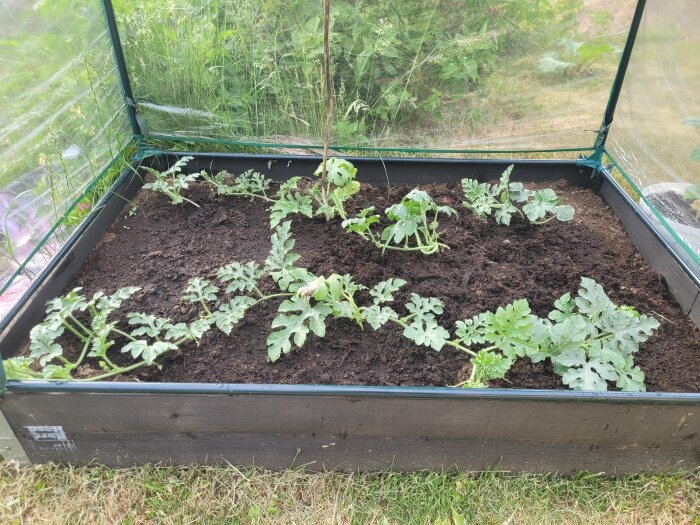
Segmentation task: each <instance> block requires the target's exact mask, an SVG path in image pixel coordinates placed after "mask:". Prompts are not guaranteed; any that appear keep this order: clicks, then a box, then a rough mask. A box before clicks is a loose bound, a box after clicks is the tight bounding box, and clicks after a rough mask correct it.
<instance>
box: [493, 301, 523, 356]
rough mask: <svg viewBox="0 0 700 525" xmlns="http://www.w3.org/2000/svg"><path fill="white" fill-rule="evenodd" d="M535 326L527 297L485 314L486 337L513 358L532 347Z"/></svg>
mask: <svg viewBox="0 0 700 525" xmlns="http://www.w3.org/2000/svg"><path fill="white" fill-rule="evenodd" d="M533 328H534V317H533V316H532V315H530V306H529V305H528V303H527V300H525V299H519V300H517V301H515V302H513V303H512V304H509V305H507V306H506V307H505V308H503V307H499V308H498V309H497V310H496V312H486V313H485V314H484V331H483V334H484V338H485V339H486V341H487V342H489V343H491V344H493V345H496V346H497V347H498V349H499V350H501V352H503V353H504V354H505V355H507V356H508V357H510V358H511V359H515V356H521V357H522V356H524V355H525V354H526V353H527V351H528V350H529V349H530V348H531V347H532V343H531V337H532V333H533Z"/></svg>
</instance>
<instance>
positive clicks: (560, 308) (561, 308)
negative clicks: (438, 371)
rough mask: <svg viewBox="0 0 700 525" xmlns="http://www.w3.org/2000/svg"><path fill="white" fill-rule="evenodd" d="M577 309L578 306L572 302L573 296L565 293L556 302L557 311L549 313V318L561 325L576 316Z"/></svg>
mask: <svg viewBox="0 0 700 525" xmlns="http://www.w3.org/2000/svg"><path fill="white" fill-rule="evenodd" d="M575 307H576V305H575V304H574V302H573V301H572V300H571V294H570V293H565V294H564V295H562V296H561V297H560V298H559V299H557V300H556V301H554V308H556V310H552V311H551V312H549V315H548V316H547V317H549V318H550V319H551V320H552V321H554V322H557V323H560V322H562V321H564V320H565V319H568V318H570V317H571V316H572V315H573V314H574V308H575Z"/></svg>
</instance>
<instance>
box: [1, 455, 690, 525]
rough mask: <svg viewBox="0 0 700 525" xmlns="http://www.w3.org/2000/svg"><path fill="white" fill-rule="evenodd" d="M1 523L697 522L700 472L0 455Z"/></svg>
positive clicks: (455, 523)
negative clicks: (569, 473) (344, 468)
mask: <svg viewBox="0 0 700 525" xmlns="http://www.w3.org/2000/svg"><path fill="white" fill-rule="evenodd" d="M0 501H1V502H2V505H0V522H1V523H6V524H7V523H10V524H15V523H18V524H19V523H70V524H72V525H76V524H80V523H89V524H97V523H121V524H127V523H128V524H139V523H178V524H181V523H216V524H220V523H231V524H233V523H240V524H262V523H283V524H301V523H309V524H326V523H328V524H354V523H358V524H360V523H361V524H365V523H372V524H382V525H383V524H399V523H401V524H403V523H420V524H439V525H443V524H444V525H453V524H454V525H457V524H461V523H465V524H466V523H469V524H513V525H515V524H529V523H532V524H538V525H539V524H548V523H552V524H562V523H566V524H576V523H581V524H598V523H615V524H627V523H645V524H646V523H658V524H664V523H668V524H682V523H700V475H698V474H694V475H689V474H685V475H676V476H635V477H629V478H623V479H611V478H606V477H602V476H599V475H594V474H590V475H578V476H576V477H573V478H562V477H553V476H542V475H521V476H507V475H505V474H499V473H493V472H489V473H481V474H459V475H454V474H441V473H432V474H429V473H414V474H396V473H383V474H351V475H350V474H338V473H320V474H310V473H305V472H302V471H297V470H288V471H285V472H282V473H271V472H267V471H263V470H250V469H248V470H238V469H235V468H204V467H199V468H156V467H143V468H133V469H120V470H115V469H108V468H104V467H92V468H69V467H61V466H56V465H45V466H36V467H33V468H28V469H20V470H16V469H13V468H12V467H0Z"/></svg>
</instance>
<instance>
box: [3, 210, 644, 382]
mask: <svg viewBox="0 0 700 525" xmlns="http://www.w3.org/2000/svg"><path fill="white" fill-rule="evenodd" d="M271 244H272V248H271V250H270V252H269V254H268V257H267V259H266V260H265V263H264V264H263V265H260V264H258V263H256V262H254V261H250V262H247V263H245V264H243V263H240V262H233V263H230V264H227V265H225V266H223V267H221V268H220V269H219V270H218V272H217V277H218V279H219V281H221V283H222V286H225V289H224V291H223V293H224V294H238V295H232V296H231V295H228V296H227V297H220V293H221V291H222V286H217V285H216V284H214V283H212V282H210V281H208V280H206V279H203V278H201V277H195V278H193V279H190V281H189V282H188V284H187V287H186V289H185V291H184V296H183V298H182V300H183V301H187V302H192V303H196V304H199V305H200V307H201V309H200V315H199V317H198V319H196V320H195V321H193V322H192V323H189V324H186V323H175V322H173V321H172V320H171V319H168V318H163V317H158V316H155V315H151V314H147V313H142V312H129V313H127V314H126V320H127V323H128V325H130V326H132V327H134V328H133V329H132V330H131V332H127V331H124V330H122V329H121V328H119V327H118V326H119V321H108V317H109V315H110V314H112V313H113V312H114V311H115V310H116V309H118V308H119V307H120V306H121V304H122V302H123V301H125V300H127V299H129V297H131V296H132V295H133V294H135V293H136V292H138V291H139V289H138V288H135V287H129V288H122V289H119V290H117V291H116V292H115V293H114V294H112V295H109V296H106V295H104V294H103V293H101V292H98V293H96V294H95V295H94V296H93V297H92V299H90V300H87V299H86V298H85V297H84V296H82V295H81V294H80V290H79V289H75V290H73V291H71V292H69V293H68V294H67V295H66V296H64V297H62V298H58V299H54V300H53V301H51V302H50V303H49V306H48V308H47V317H46V319H45V321H44V322H43V323H41V324H40V325H38V326H36V327H35V328H34V329H33V330H32V333H31V353H30V355H29V357H18V358H13V359H9V360H7V361H6V362H5V367H6V372H7V374H8V377H10V378H13V379H39V378H42V379H64V380H67V379H78V380H96V379H104V378H107V377H110V376H114V375H117V374H121V373H125V372H128V371H131V370H134V369H136V368H139V367H143V366H154V365H156V366H158V365H157V363H156V359H158V358H159V357H160V356H162V355H163V354H165V353H167V352H170V351H173V350H177V349H178V348H179V347H180V346H181V345H183V344H184V343H186V342H195V343H198V342H199V340H200V339H201V338H202V336H203V335H204V333H206V332H207V331H208V330H210V329H211V328H212V327H213V326H216V327H217V328H218V329H219V330H221V331H222V332H224V333H225V334H227V335H229V334H231V333H232V331H233V329H234V327H235V325H236V324H237V323H238V322H240V321H241V320H242V319H243V318H244V317H245V315H246V312H247V311H248V310H249V309H250V308H252V307H254V306H255V305H256V304H258V303H260V302H263V301H267V300H270V299H275V298H283V300H282V302H281V303H280V304H279V307H278V315H277V317H275V319H274V320H273V321H272V325H271V328H272V331H271V332H270V333H269V335H268V337H267V347H268V358H269V360H270V361H271V362H275V361H277V360H279V359H280V358H281V356H282V355H283V354H286V353H289V352H290V351H291V350H292V349H293V348H294V347H301V346H303V345H304V343H305V341H306V339H307V336H308V334H309V333H310V332H311V333H313V334H315V335H316V336H318V337H324V336H325V333H326V323H327V322H328V321H329V318H330V319H338V318H346V319H350V320H352V321H353V322H355V323H356V324H357V325H358V327H359V328H364V327H365V324H366V325H368V326H369V327H371V328H372V329H373V330H379V329H380V328H381V327H382V326H384V325H385V324H387V323H394V324H396V325H399V326H400V327H402V329H403V331H402V334H403V336H404V337H406V338H408V339H410V340H412V341H413V342H414V343H415V344H417V345H422V346H426V347H429V348H432V349H433V350H435V351H439V350H441V349H442V348H443V347H444V346H446V345H449V346H452V347H454V348H457V349H459V350H462V351H464V352H466V353H468V354H469V355H471V356H472V359H471V372H470V376H469V378H468V379H467V380H466V381H464V382H463V383H461V384H460V386H465V387H485V386H488V382H489V381H493V380H496V379H502V378H503V377H504V376H505V374H506V373H507V371H508V370H509V368H510V367H511V365H512V364H513V362H514V360H515V359H516V358H517V357H527V358H529V359H531V360H532V361H535V362H537V361H542V360H545V359H549V360H551V362H552V363H553V365H554V369H555V372H556V373H557V374H559V375H560V376H561V377H562V380H563V382H564V383H565V384H567V385H568V386H570V387H571V388H574V389H585V390H604V389H607V386H608V382H612V383H614V384H615V385H616V386H617V387H618V388H620V389H623V390H628V391H635V390H643V389H644V383H643V381H644V374H643V372H642V371H641V370H640V369H639V368H638V367H636V366H635V365H634V361H633V354H634V353H635V352H636V351H637V350H638V349H639V345H640V344H641V343H642V342H644V341H645V340H646V339H647V338H648V337H649V336H650V335H651V334H652V332H653V330H654V329H655V328H656V327H658V322H657V321H656V320H655V319H653V318H650V317H647V316H645V315H640V314H639V313H637V312H636V311H635V310H634V309H632V308H630V307H624V306H623V307H618V306H616V305H615V304H613V303H612V302H611V301H610V299H609V298H608V297H607V295H606V294H605V292H604V291H603V289H602V287H601V286H600V285H598V284H597V283H595V281H593V280H591V279H587V278H582V280H581V288H580V289H579V291H578V295H577V296H576V297H575V298H572V297H571V296H570V294H565V295H564V296H562V297H561V298H560V299H559V300H557V301H556V302H555V304H554V307H555V309H554V310H552V312H550V314H549V315H548V318H546V319H543V318H538V317H537V316H535V315H533V314H531V311H530V308H529V305H528V303H527V301H526V300H524V299H522V300H518V301H515V302H514V303H512V304H509V305H507V306H505V307H500V308H498V309H497V310H496V311H494V312H485V313H482V314H479V315H477V316H475V317H473V318H471V319H467V320H463V321H458V322H457V323H456V325H455V328H454V335H452V334H451V333H450V331H449V330H447V329H446V328H445V327H443V326H442V325H440V324H439V322H438V317H439V315H440V314H442V312H443V306H444V305H443V303H442V301H440V300H439V299H437V298H434V297H422V296H420V295H418V294H415V293H412V294H411V296H410V297H411V298H410V301H409V302H408V303H406V304H405V305H404V306H403V308H402V310H403V312H402V313H399V312H398V311H397V309H396V308H395V307H392V306H391V303H393V302H394V294H395V293H396V292H397V291H398V290H399V289H400V288H402V287H403V286H405V285H406V281H404V280H402V279H398V278H391V279H387V280H384V281H381V282H379V283H378V284H376V285H375V286H374V287H372V288H371V289H369V291H368V293H369V296H370V297H371V302H370V303H368V304H361V302H360V301H358V300H357V298H356V296H355V294H356V292H358V291H360V290H363V289H367V288H366V287H365V286H364V285H362V284H359V283H356V282H355V281H354V279H353V277H352V276H351V275H347V274H346V275H338V274H331V275H329V276H328V277H324V276H317V275H314V274H313V273H311V272H310V271H309V270H308V269H306V268H302V267H299V266H297V265H296V263H297V261H298V260H299V255H297V254H296V253H294V252H293V251H292V250H293V248H294V244H295V241H294V239H293V238H292V236H291V222H290V221H285V222H283V223H282V224H280V225H279V226H277V227H276V229H275V231H274V233H273V235H272V238H271ZM264 278H271V279H272V280H273V281H274V282H275V283H276V285H277V287H278V289H279V291H278V292H277V293H272V294H265V293H263V292H262V291H261V287H260V286H259V284H260V281H261V280H262V279H264ZM215 305H218V308H216V307H215ZM85 314H88V315H89V316H90V317H91V321H89V322H87V321H84V320H81V317H84V315H85ZM122 324H123V323H122ZM66 330H67V331H68V332H69V333H70V334H71V335H73V336H74V337H77V338H78V339H79V340H80V342H81V343H83V345H84V346H83V351H82V352H81V354H80V356H79V358H78V359H77V360H76V361H73V362H71V361H69V360H68V359H66V358H65V357H64V356H63V348H62V347H61V345H60V344H59V343H58V342H57V341H56V340H57V338H59V337H60V336H62V335H63V334H64V332H65V331H66ZM111 337H121V338H123V339H125V340H126V341H127V342H126V344H124V345H123V346H122V347H121V353H123V354H127V355H128V356H131V358H132V360H133V361H134V362H133V363H130V364H128V365H117V364H115V363H114V362H113V361H112V360H111V359H110V358H109V357H108V355H107V351H108V350H109V349H110V348H112V347H113V346H115V344H116V342H115V340H114V339H112V338H111ZM86 357H93V358H97V359H98V363H99V366H100V367H101V368H102V370H103V372H102V373H101V374H98V375H95V376H90V377H87V378H84V377H77V376H76V375H75V372H76V371H77V369H78V367H79V366H80V365H81V363H82V362H83V361H84V359H85V358H86ZM35 362H36V363H37V364H38V365H39V368H37V366H36V364H35Z"/></svg>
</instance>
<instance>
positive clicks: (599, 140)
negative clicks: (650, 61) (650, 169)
mask: <svg viewBox="0 0 700 525" xmlns="http://www.w3.org/2000/svg"><path fill="white" fill-rule="evenodd" d="M646 3H647V2H646V0H637V5H636V6H635V9H634V16H633V17H632V23H631V25H630V30H629V33H628V34H627V40H626V42H625V47H624V49H623V50H622V55H621V56H620V63H619V65H618V66H617V73H616V74H615V79H614V80H613V84H612V87H611V88H610V96H609V97H608V103H607V105H606V107H605V114H604V115H603V122H602V123H601V125H600V128H599V129H598V136H597V137H596V141H595V144H594V145H593V149H594V151H593V154H592V155H590V156H589V157H582V158H581V159H579V161H578V165H579V166H581V167H588V168H592V169H593V173H592V174H591V176H595V175H596V174H599V173H600V172H601V170H602V167H603V154H604V153H605V143H606V141H607V140H608V133H609V132H610V126H611V124H612V122H613V118H614V116H615V109H616V108H617V102H618V100H619V99H620V93H621V92H622V85H623V83H624V81H625V75H626V74H627V67H628V66H629V62H630V58H631V57H632V50H633V49H634V44H635V43H636V41H637V33H638V32H639V26H640V25H641V23H642V18H643V16H644V8H645V7H646Z"/></svg>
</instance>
